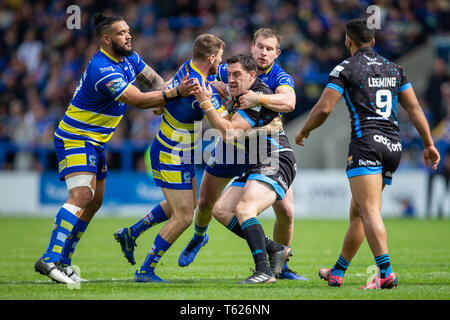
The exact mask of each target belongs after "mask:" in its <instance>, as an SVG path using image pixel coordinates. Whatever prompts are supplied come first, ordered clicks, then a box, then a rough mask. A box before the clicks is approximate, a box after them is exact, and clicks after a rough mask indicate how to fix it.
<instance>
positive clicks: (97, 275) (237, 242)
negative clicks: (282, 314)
mask: <svg viewBox="0 0 450 320" xmlns="http://www.w3.org/2000/svg"><path fill="white" fill-rule="evenodd" d="M133 222H134V219H119V218H114V219H110V218H103V217H99V218H97V219H94V220H93V222H92V223H91V225H90V226H89V228H88V229H87V232H86V234H85V235H84V237H83V239H82V240H81V242H80V244H79V245H78V247H77V251H76V254H75V257H74V259H73V264H74V265H78V266H79V267H80V268H81V275H82V277H84V278H86V279H88V280H90V282H89V283H83V284H81V288H80V289H79V290H77V289H73V290H70V289H69V288H67V286H65V285H58V284H55V283H54V282H51V281H50V280H48V278H46V277H44V276H41V275H39V274H38V273H36V272H35V271H34V267H33V265H34V263H35V261H36V260H37V259H38V258H39V256H40V255H41V254H42V253H43V251H44V250H45V248H46V247H47V244H48V238H49V234H50V230H51V227H52V223H53V218H25V217H24V218H12V217H10V218H0V244H1V246H0V299H18V300H22V299H31V300H33V299H58V300H59V299H151V300H184V299H188V300H197V299H199V300H210V299H214V300H234V299H240V300H253V299H256V300H267V299H273V300H291V299H295V300H298V299H313V300H314V299H345V300H348V299H402V300H409V299H423V300H427V299H433V300H435V299H439V300H442V299H443V300H449V299H450V221H448V220H437V221H436V220H434V221H430V220H387V221H386V222H385V224H386V228H387V231H388V244H389V253H390V256H391V262H392V265H393V268H394V271H395V273H396V274H397V276H398V278H399V287H398V288H396V289H394V290H372V291H362V290H360V289H359V287H360V286H361V285H364V284H365V283H366V281H367V278H368V277H369V274H368V273H367V272H366V270H367V267H368V266H370V265H373V264H374V260H373V257H372V255H371V253H370V250H369V247H368V245H367V242H364V244H363V246H362V247H361V249H360V251H359V253H358V254H357V256H356V257H355V258H354V260H353V261H352V263H351V265H350V268H349V270H348V271H347V273H346V276H345V281H344V286H343V287H341V288H331V287H328V286H327V284H326V282H324V281H323V280H320V279H319V278H318V276H317V271H318V269H319V268H320V267H330V266H332V265H333V264H334V263H335V261H336V259H337V258H338V256H339V253H340V248H341V244H342V239H343V237H344V235H345V231H346V227H347V221H339V220H337V221H330V220H297V221H296V222H295V234H294V240H293V243H292V248H293V251H294V256H293V257H292V258H291V261H290V262H289V266H290V267H291V268H292V269H293V270H296V271H297V272H298V273H300V274H302V275H303V276H306V277H308V278H309V279H310V281H308V282H305V281H302V282H298V281H287V280H283V281H278V282H277V283H275V284H270V285H258V286H244V285H238V284H237V281H239V280H241V279H243V278H245V277H247V276H249V275H250V273H251V272H250V270H249V268H250V267H252V266H253V261H252V258H251V256H250V253H249V249H248V247H247V244H246V242H245V241H244V240H242V239H240V238H237V237H236V236H234V235H233V234H232V233H231V232H229V231H228V230H227V229H226V228H224V227H223V226H221V225H220V224H218V223H217V222H216V221H213V223H212V224H211V226H210V229H209V233H210V235H211V239H210V242H209V243H208V245H207V246H206V247H204V248H203V249H202V250H201V251H200V253H199V255H198V257H197V259H196V261H195V262H194V263H193V264H192V265H191V266H189V267H187V268H180V267H178V265H177V261H178V254H179V253H180V251H181V250H182V249H183V248H184V246H185V245H186V244H187V242H188V241H189V239H190V238H191V236H192V233H193V227H191V228H190V229H188V230H187V231H186V232H185V233H184V234H183V235H182V236H181V237H180V238H179V239H178V241H177V242H176V243H175V244H174V245H173V246H172V247H171V249H170V250H169V251H168V252H167V253H166V254H165V255H164V256H163V258H162V260H161V262H160V265H159V266H158V267H157V274H158V275H159V276H160V277H162V278H163V279H166V280H169V281H171V284H153V283H144V284H139V283H134V282H133V275H134V272H135V270H136V269H137V268H139V266H140V264H141V263H142V262H143V260H144V259H145V256H146V254H147V252H148V250H149V249H150V247H151V245H152V243H153V240H154V238H155V235H156V233H157V232H158V230H159V229H160V226H156V227H154V228H152V229H150V230H149V231H147V232H146V233H145V234H143V235H142V236H141V237H140V238H139V239H138V247H137V248H136V254H135V256H136V261H137V265H135V266H131V265H130V264H128V263H127V262H126V260H125V258H124V257H123V256H122V253H121V251H120V247H119V244H118V243H116V242H115V241H114V240H113V236H112V234H113V232H114V231H115V230H116V229H118V228H120V227H122V226H128V225H130V224H132V223H133ZM261 222H262V224H263V227H264V229H265V230H266V233H267V234H269V235H271V234H272V226H273V220H261Z"/></svg>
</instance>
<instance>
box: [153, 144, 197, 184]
mask: <svg viewBox="0 0 450 320" xmlns="http://www.w3.org/2000/svg"><path fill="white" fill-rule="evenodd" d="M150 159H151V164H152V174H153V179H154V180H155V184H156V185H157V186H159V187H162V188H168V189H178V190H189V189H192V188H193V187H192V180H193V179H194V177H195V167H194V164H193V160H192V159H193V151H192V150H189V151H176V150H172V149H169V148H168V147H166V146H164V145H163V144H161V142H159V141H158V139H156V138H155V139H154V140H153V143H152V145H151V147H150ZM188 159H189V161H188Z"/></svg>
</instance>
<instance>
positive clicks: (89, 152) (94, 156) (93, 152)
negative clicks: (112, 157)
mask: <svg viewBox="0 0 450 320" xmlns="http://www.w3.org/2000/svg"><path fill="white" fill-rule="evenodd" d="M53 142H54V145H55V151H56V157H57V158H58V171H59V180H64V177H65V176H66V175H68V174H69V173H73V172H83V171H85V172H92V173H94V174H96V177H97V180H103V179H105V178H106V176H107V175H108V165H107V164H106V158H105V149H104V148H103V147H100V146H95V145H93V144H92V143H90V142H88V141H85V140H69V139H64V140H63V139H60V138H58V137H56V136H55V137H54V139H53Z"/></svg>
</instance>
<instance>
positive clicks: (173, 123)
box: [163, 109, 195, 131]
mask: <svg viewBox="0 0 450 320" xmlns="http://www.w3.org/2000/svg"><path fill="white" fill-rule="evenodd" d="M163 119H165V120H166V121H167V123H168V124H170V125H171V126H172V127H174V128H177V129H184V130H190V131H193V130H194V129H195V125H194V124H193V123H183V122H180V121H178V120H177V119H175V118H174V117H173V116H172V115H171V114H170V112H169V111H167V109H165V110H164V115H163Z"/></svg>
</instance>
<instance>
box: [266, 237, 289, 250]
mask: <svg viewBox="0 0 450 320" xmlns="http://www.w3.org/2000/svg"><path fill="white" fill-rule="evenodd" d="M264 241H265V242H266V250H267V252H268V253H275V252H278V251H281V250H283V249H284V246H283V245H281V244H279V243H278V242H275V241H273V240H271V239H270V238H269V237H268V236H266V235H264Z"/></svg>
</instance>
